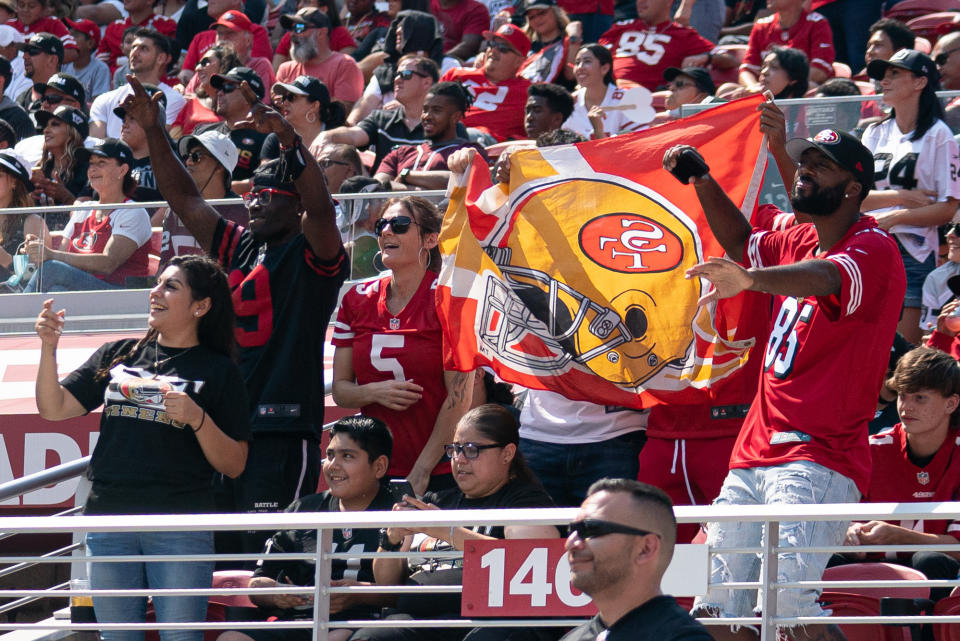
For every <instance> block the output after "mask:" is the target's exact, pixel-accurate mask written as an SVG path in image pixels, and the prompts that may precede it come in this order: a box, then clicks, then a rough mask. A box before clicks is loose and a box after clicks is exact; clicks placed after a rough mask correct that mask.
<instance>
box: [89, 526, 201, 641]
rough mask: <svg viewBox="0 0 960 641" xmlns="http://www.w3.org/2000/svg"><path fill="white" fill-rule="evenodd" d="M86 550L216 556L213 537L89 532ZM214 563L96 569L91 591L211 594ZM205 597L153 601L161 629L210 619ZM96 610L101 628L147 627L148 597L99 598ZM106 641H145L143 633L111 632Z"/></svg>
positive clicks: (197, 638)
mask: <svg viewBox="0 0 960 641" xmlns="http://www.w3.org/2000/svg"><path fill="white" fill-rule="evenodd" d="M87 550H88V551H89V553H90V554H91V555H92V556H117V555H128V554H144V555H147V554H213V533H212V532H90V533H89V534H87ZM212 577H213V561H212V560H210V561H160V562H156V563H148V562H130V563H96V562H94V563H91V567H90V587H91V589H94V590H114V589H130V590H135V589H146V588H209V587H210V584H211V581H212ZM208 599H209V597H206V596H168V597H154V599H153V607H154V610H155V611H156V614H157V622H158V623H172V622H177V621H183V622H199V621H205V620H206V618H207V601H208ZM93 610H94V612H95V613H96V615H97V621H98V622H99V623H143V621H144V617H145V616H146V611H147V598H146V597H95V598H94V599H93ZM100 637H101V639H102V641H143V638H144V633H143V631H142V630H109V631H103V632H101V633H100ZM160 638H161V639H162V641H203V630H164V631H161V632H160Z"/></svg>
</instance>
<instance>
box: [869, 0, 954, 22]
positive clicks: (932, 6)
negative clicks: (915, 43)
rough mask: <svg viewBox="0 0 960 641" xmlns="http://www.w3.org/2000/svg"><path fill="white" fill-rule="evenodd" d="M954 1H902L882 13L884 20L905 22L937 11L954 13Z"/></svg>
mask: <svg viewBox="0 0 960 641" xmlns="http://www.w3.org/2000/svg"><path fill="white" fill-rule="evenodd" d="M956 9H957V2H956V0H903V2H898V3H897V4H895V5H894V6H892V7H890V9H888V10H887V11H886V12H884V14H883V17H884V18H896V19H897V20H899V21H901V22H907V21H908V20H911V19H912V18H916V17H918V16H922V15H925V14H928V13H937V12H939V11H956Z"/></svg>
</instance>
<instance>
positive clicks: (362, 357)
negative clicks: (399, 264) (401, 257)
mask: <svg viewBox="0 0 960 641" xmlns="http://www.w3.org/2000/svg"><path fill="white" fill-rule="evenodd" d="M389 283H390V277H389V276H385V277H383V278H380V279H379V280H367V281H363V282H361V283H359V284H358V285H356V286H354V287H352V288H350V290H349V291H348V292H347V293H346V294H344V296H343V302H341V304H340V311H339V312H338V313H337V320H336V322H335V323H334V325H333V341H332V342H333V346H334V347H351V348H353V371H354V375H355V376H356V379H357V383H358V384H360V385H365V384H367V383H373V382H378V381H389V380H398V381H402V380H408V381H412V382H414V383H416V384H417V385H420V386H421V387H423V396H422V397H421V398H420V400H419V401H417V402H416V403H414V404H413V405H411V406H410V407H408V408H407V409H405V410H403V411H401V412H398V411H395V410H391V409H389V408H387V407H384V406H383V405H380V404H379V403H375V404H373V405H367V406H366V407H361V408H360V411H361V412H362V413H363V414H364V415H366V416H373V417H376V418H379V419H380V420H382V421H383V422H384V423H386V424H387V425H388V426H389V427H390V430H391V431H392V432H393V456H392V457H391V459H390V469H389V470H388V472H387V473H388V474H391V475H398V476H406V475H407V474H409V473H410V470H411V469H413V464H414V463H416V461H417V457H418V456H420V452H421V451H422V450H423V446H424V445H425V444H426V442H427V440H428V439H429V438H430V434H432V433H433V426H434V424H435V423H436V420H437V414H439V413H440V407H441V405H443V402H444V400H445V399H446V397H447V389H446V386H445V385H444V381H443V372H444V370H443V349H442V347H443V344H442V341H443V334H442V331H441V329H440V319H439V317H438V316H437V306H436V299H435V296H434V294H435V293H436V292H435V288H436V286H437V274H436V273H434V272H432V271H429V270H428V271H427V272H426V274H425V275H424V277H423V280H422V281H421V282H420V287H419V288H418V289H417V291H416V293H415V294H414V295H413V298H411V299H410V302H409V303H407V305H406V307H404V308H403V310H402V311H401V312H400V313H399V314H397V315H396V316H394V315H393V314H391V313H390V312H389V311H387V303H386V300H387V288H388V286H389ZM449 471H450V464H449V463H448V462H446V461H445V462H443V463H441V464H440V465H438V466H437V467H436V468H434V470H433V473H434V474H446V473H448V472H449Z"/></svg>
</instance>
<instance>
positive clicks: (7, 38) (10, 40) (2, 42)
mask: <svg viewBox="0 0 960 641" xmlns="http://www.w3.org/2000/svg"><path fill="white" fill-rule="evenodd" d="M19 42H23V34H22V33H20V32H19V31H17V30H16V29H14V28H13V27H11V26H10V25H6V24H4V25H0V47H9V46H10V45H12V44H14V43H19Z"/></svg>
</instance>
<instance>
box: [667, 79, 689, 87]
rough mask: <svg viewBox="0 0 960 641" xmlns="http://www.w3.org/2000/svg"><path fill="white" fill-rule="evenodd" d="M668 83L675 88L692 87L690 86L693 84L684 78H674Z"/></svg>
mask: <svg viewBox="0 0 960 641" xmlns="http://www.w3.org/2000/svg"><path fill="white" fill-rule="evenodd" d="M670 84H671V85H673V86H674V87H676V88H677V89H683V88H684V87H692V86H693V83H692V82H686V81H684V80H674V81H673V82H671V83H670Z"/></svg>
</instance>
